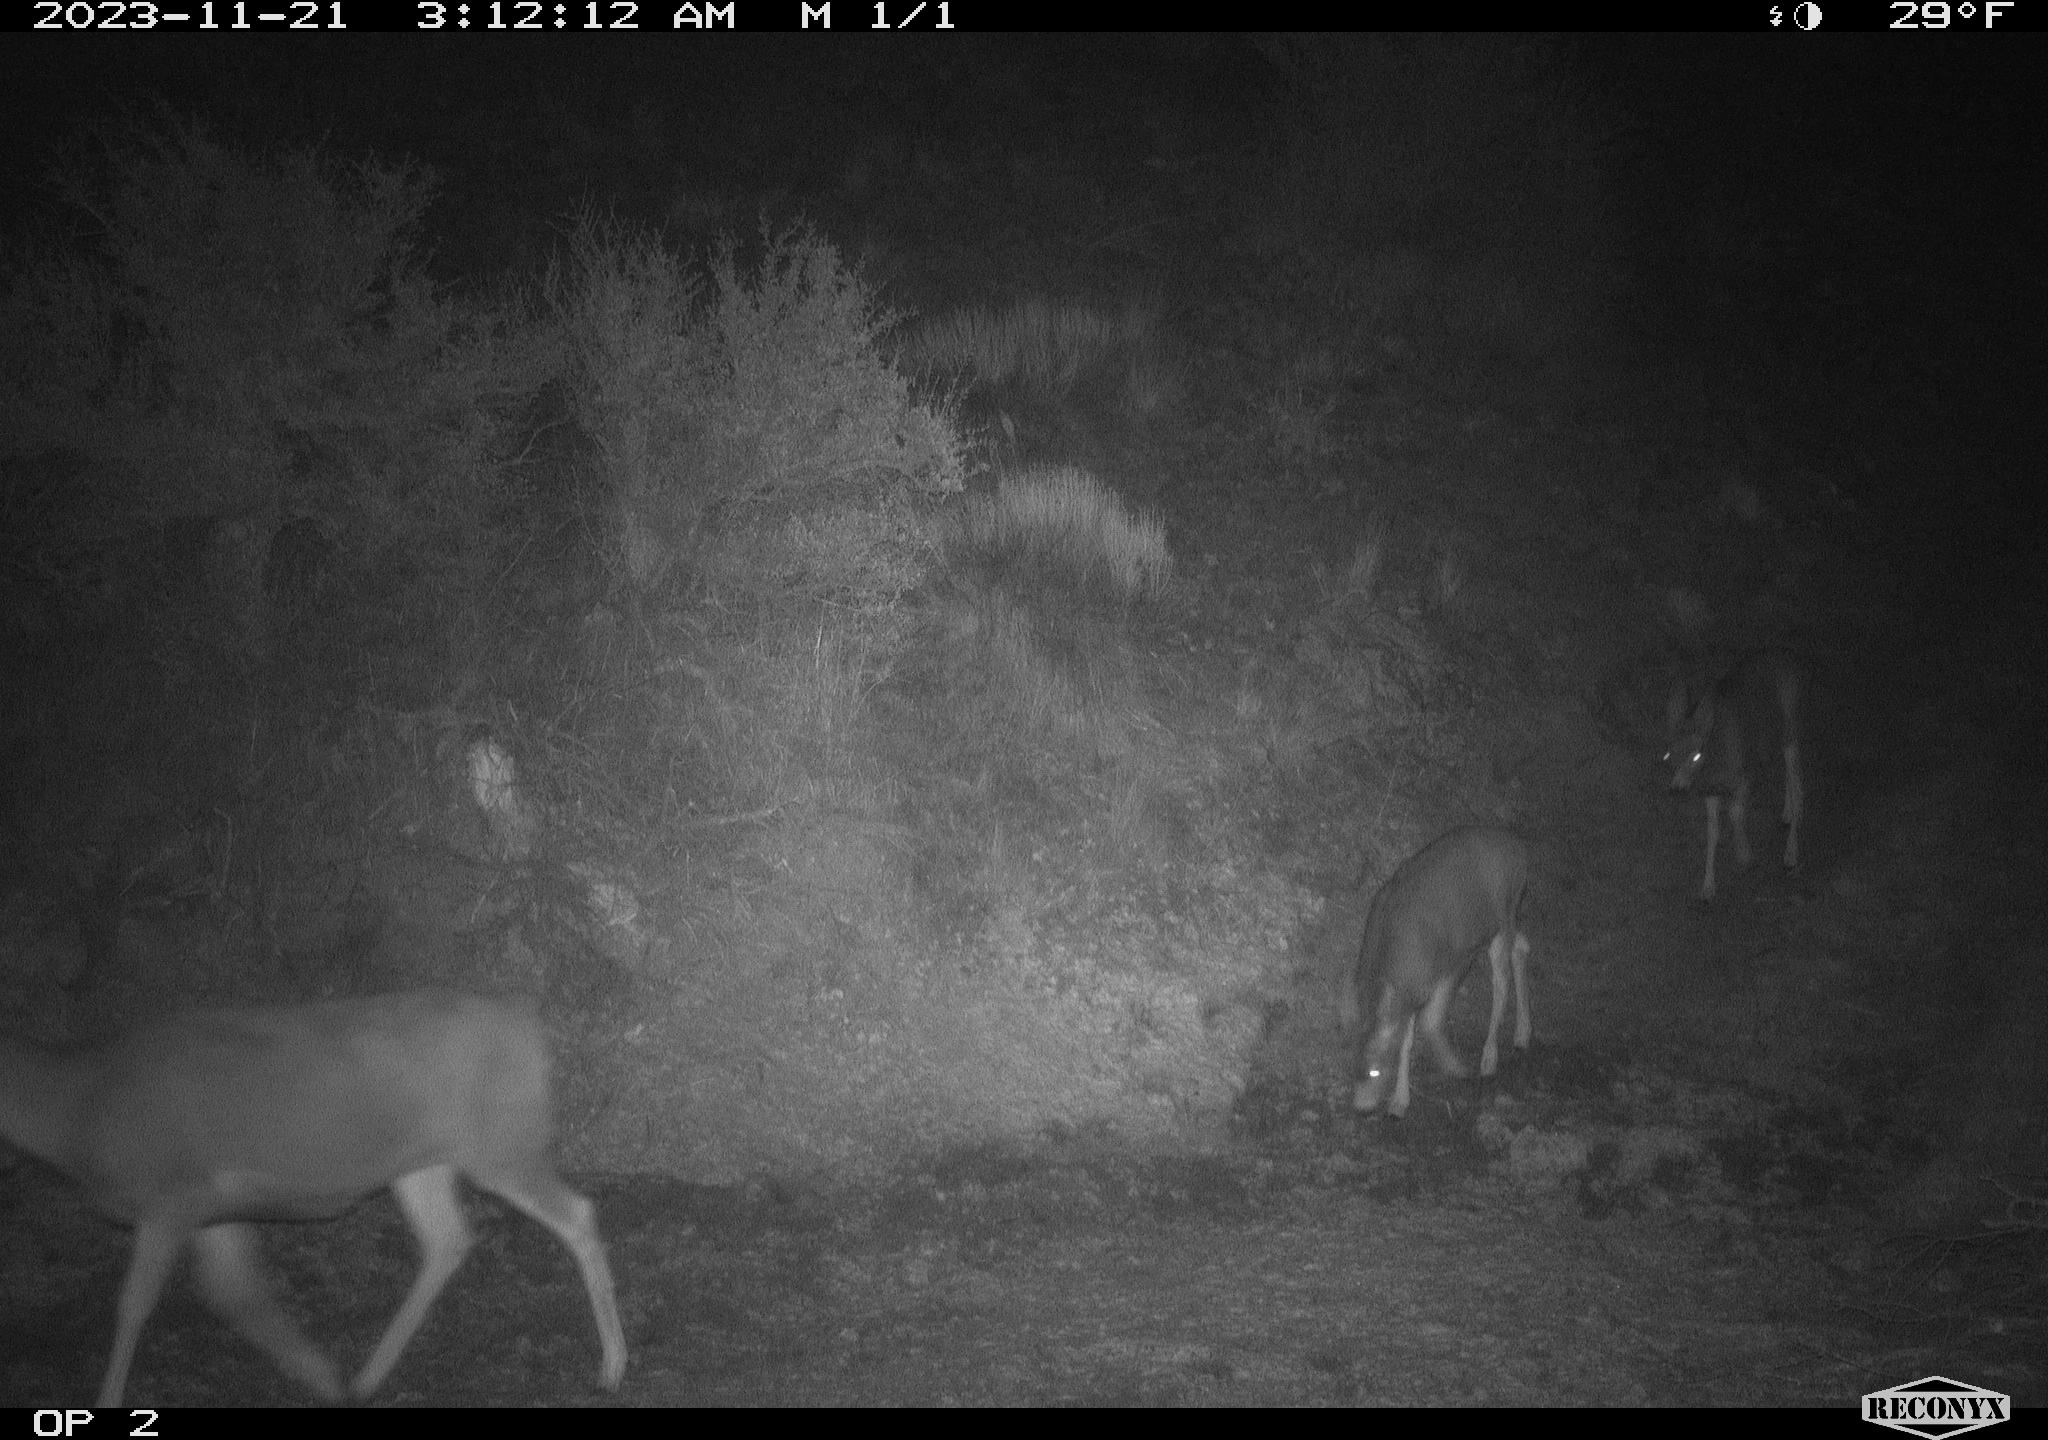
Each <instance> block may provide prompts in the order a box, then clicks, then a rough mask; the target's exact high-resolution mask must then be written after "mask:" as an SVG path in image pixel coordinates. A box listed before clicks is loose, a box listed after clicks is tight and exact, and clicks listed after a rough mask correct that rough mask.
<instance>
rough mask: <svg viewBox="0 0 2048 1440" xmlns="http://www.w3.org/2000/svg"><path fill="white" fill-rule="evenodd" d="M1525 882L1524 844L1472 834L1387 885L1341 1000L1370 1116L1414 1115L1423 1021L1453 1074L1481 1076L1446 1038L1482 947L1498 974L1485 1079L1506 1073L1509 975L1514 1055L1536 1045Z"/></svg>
mask: <svg viewBox="0 0 2048 1440" xmlns="http://www.w3.org/2000/svg"><path fill="white" fill-rule="evenodd" d="M1528 885H1529V847H1528V846H1527V845H1525V844H1523V843H1522V838H1521V837H1520V836H1519V835H1516V834H1515V833H1514V832H1513V831H1511V830H1500V829H1495V828H1493V827H1490V826H1483V825H1467V826H1461V827H1460V828H1458V829H1456V830H1452V831H1449V832H1447V833H1446V834H1443V835H1440V836H1438V837H1437V838H1436V839H1435V840H1432V841H1431V842H1430V843H1429V844H1427V845H1425V846H1423V847H1422V849H1420V850H1418V851H1416V852H1415V853H1414V854H1413V855H1411V856H1409V857H1408V858H1407V859H1406V860H1404V861H1403V862H1402V863H1401V865H1400V868H1399V869H1397V870H1395V871H1394V873H1393V874H1392V875H1391V876H1389V877H1388V879H1387V883H1386V884H1385V885H1382V886H1381V887H1380V893H1379V894H1378V895H1377V896H1375V897H1374V899H1373V902H1372V909H1371V910H1370V911H1369V912H1368V913H1367V915H1366V920H1365V940H1364V942H1363V943H1362V944H1361V945H1360V946H1359V948H1358V964H1357V965H1356V967H1355V968H1354V969H1353V970H1352V972H1351V973H1350V974H1349V975H1347V976H1346V977H1345V982H1344V986H1343V989H1342V992H1341V994H1340V996H1339V999H1338V1016H1339V1018H1340V1019H1341V1020H1342V1022H1343V1024H1344V1028H1345V1030H1346V1032H1347V1033H1350V1032H1353V1031H1356V1034H1357V1046H1358V1052H1357V1070H1356V1086H1355V1088H1354V1090H1353V1092H1352V1098H1351V1106H1352V1109H1354V1110H1356V1111H1358V1112H1360V1113H1370V1112H1371V1111H1374V1110H1377V1109H1379V1108H1380V1107H1381V1106H1382V1105H1385V1106H1386V1110H1387V1113H1388V1114H1390V1115H1394V1116H1401V1115H1405V1114H1407V1113H1408V1057H1409V1054H1410V1052H1411V1051H1412V1050H1413V1049H1414V1046H1415V1031H1416V1028H1417V1026H1418V1024H1419V1025H1420V1027H1421V1030H1422V1035H1423V1038H1424V1039H1426V1040H1427V1041H1428V1042H1429V1046H1430V1049H1431V1050H1433V1051H1434V1052H1435V1053H1436V1058H1437V1064H1438V1065H1439V1066H1440V1067H1441V1068H1442V1069H1443V1071H1444V1072H1445V1073H1446V1074H1448V1075H1452V1076H1456V1077H1457V1078H1459V1079H1463V1078H1465V1077H1466V1076H1468V1075H1470V1074H1471V1073H1472V1072H1471V1070H1470V1069H1469V1068H1467V1066H1466V1065H1465V1063H1464V1061H1462V1060H1460V1059H1459V1058H1458V1054H1457V1052H1456V1051H1455V1050H1453V1049H1452V1048H1451V1045H1450V1041H1448V1040H1447V1039H1445V1038H1444V1013H1445V1012H1446V1011H1447V1010H1448V1009H1449V1008H1450V1003H1451V997H1452V996H1453V995H1455V994H1456V993H1457V990H1458V986H1459V985H1460V984H1462V983H1463V982H1464V979H1465V976H1466V974H1467V973H1468V972H1469V971H1470V970H1471V968H1472V965H1473V963H1474V962H1475V961H1476V960H1477V959H1478V957H1479V951H1480V950H1482V949H1483V950H1485V951H1486V955H1487V959H1488V961H1489V962H1491V964H1492V967H1493V1018H1492V1019H1491V1020H1490V1021H1489V1022H1488V1024H1487V1027H1486V1048H1485V1050H1484V1051H1483V1052H1482V1053H1481V1055H1480V1059H1479V1073H1480V1074H1481V1075H1492V1074H1493V1073H1494V1072H1495V1071H1496V1070H1498V1069H1499V1068H1500V1022H1501V1016H1502V1015H1503V1014H1504V1013H1505V1011H1506V1008H1507V999H1508V993H1507V987H1508V971H1509V968H1510V967H1511V966H1512V968H1513V970H1514V978H1515V1048H1516V1049H1518V1050H1527V1049H1528V1048H1529V941H1528V937H1526V936H1525V935H1523V934H1522V933H1521V931H1520V930H1519V929H1518V928H1517V917H1518V916H1519V915H1520V912H1521V908H1522V895H1523V892H1524V891H1526V890H1527V889H1528ZM1397 1050H1398V1059H1397V1055H1396V1052H1397ZM1390 1082H1391V1083H1392V1085H1393V1092H1394V1093H1393V1098H1392V1099H1391V1100H1389V1099H1388V1097H1387V1087H1388V1084H1389V1083H1390Z"/></svg>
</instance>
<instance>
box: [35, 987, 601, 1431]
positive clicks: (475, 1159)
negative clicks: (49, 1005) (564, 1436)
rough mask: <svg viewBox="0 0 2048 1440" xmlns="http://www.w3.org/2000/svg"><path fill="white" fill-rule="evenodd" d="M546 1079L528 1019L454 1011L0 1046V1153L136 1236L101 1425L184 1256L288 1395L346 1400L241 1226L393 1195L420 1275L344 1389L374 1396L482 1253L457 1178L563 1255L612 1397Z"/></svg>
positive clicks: (344, 1011)
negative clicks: (516, 1212) (506, 1207)
mask: <svg viewBox="0 0 2048 1440" xmlns="http://www.w3.org/2000/svg"><path fill="white" fill-rule="evenodd" d="M548 1076H549V1055H548V1046H547V1039H546V1037H545V1036H544V1035H543V1034H542V1032H541V1027H540V1022H539V1019H538V1017H537V1016H536V1015H535V1014H534V1011H533V1008H532V1006H530V1005H527V1004H523V1003H516V1002H507V1001H500V1000H485V999H479V998H477V997H475V996H471V995H458V994H454V993H452V992H448V991H441V990H420V991H411V992H407V993H404V994H397V995H383V996H378V997H375V998H372V999H363V1000H336V1001H329V1002H325V1003H320V1004H312V1005H296V1006H282V1007H275V1008H267V1009H239V1010H199V1011H193V1012H190V1013H187V1014H183V1015H177V1016H174V1017H172V1018H169V1019H163V1020H154V1021H149V1022H147V1023H145V1024H142V1025H140V1026H138V1027H136V1028H135V1029H133V1030H131V1031H129V1032H128V1033H127V1034H126V1035H124V1036H122V1037H121V1038H119V1039H117V1040H114V1041H112V1042H111V1043H108V1044H105V1045H100V1046H97V1047H93V1048H88V1049H80V1050H72V1051H51V1050H46V1049H44V1048H42V1047H40V1046H37V1045H32V1044H29V1043H28V1042H26V1041H22V1040H16V1039H4V1038H0V1135H4V1136H5V1137H6V1138H7V1139H8V1140H9V1141H11V1142H13V1143H14V1144H15V1145H17V1146H19V1147H20V1148H21V1149H23V1150H26V1151H28V1152H29V1153H30V1154H32V1155H36V1156H39V1157H41V1158H42V1159H44V1160H46V1161H48V1162H49V1163H50V1164H52V1165H54V1166H56V1167H57V1168H58V1169H59V1170H62V1171H64V1172H65V1173H66V1174H68V1175H70V1176H71V1177H72V1178H73V1179H74V1180H76V1181H77V1182H78V1183H79V1185H80V1186H81V1187H82V1188H83V1189H84V1191H85V1197H86V1199H87V1201H88V1202H90V1203H91V1204H92V1205H93V1206H94V1207H95V1208H97V1209H99V1210H100V1211H102V1212H104V1213H105V1214H107V1215H109V1216H111V1217H112V1218H114V1219H116V1220H120V1221H123V1222H125V1223H127V1224H130V1225H132V1226H134V1227H135V1246H134V1252H133V1254H132V1255H131V1257H130V1258H129V1262H128V1276H127V1278H126V1279H125V1280H124V1281H123V1282H122V1285H121V1297H120V1303H119V1307H118V1311H117V1318H116V1322H115V1326H114V1349H113V1354H112V1355H111V1356H110V1357H109V1358H108V1361H107V1369H106V1375H105V1377H104V1378H103V1379H102V1380H101V1382H100V1391H99V1400H98V1402H97V1403H98V1404H100V1405H102V1406H117V1405H119V1404H120V1403H121V1396H122V1393H123V1391H124V1390H125V1389H126V1388H127V1382H128V1371H129V1367H130V1365H131V1364H132V1363H133V1361H134V1359H135V1345H136V1341H137V1339H138V1338H139V1337H140V1335H141V1333H142V1325H143V1322H144V1321H145V1320H147V1319H148V1318H149V1313H150V1311H152V1310H153V1309H155V1308H156V1303H157V1299H158V1297H159V1296H160V1295H161V1294H162V1292H163V1287H164V1282H165V1280H166V1279H168V1278H169V1276H170V1273H171V1269H172V1266H173V1265H174V1264H175V1263H176V1261H177V1259H178V1254H179V1252H180V1251H181V1250H183V1249H184V1248H185V1247H186V1246H187V1244H189V1245H190V1246H191V1248H192V1252H193V1257H194V1259H195V1261H196V1262H197V1269H198V1278H199V1286H200V1290H201V1292H202V1293H203V1294H204V1295H205V1297H206V1299H207V1302H208V1303H209V1304H210V1305H211V1306H212V1307H213V1308H214V1309H215V1310H216V1311H218V1312H219V1313H220V1314H221V1315H222V1316H223V1317H224V1318H226V1319H227V1320H228V1321H229V1322H230V1323H231V1324H233V1325H234V1326H235V1328H236V1329H238V1330H240V1331H241V1332H242V1333H243V1334H244V1335H246V1336H248V1338H249V1339H250V1340H252V1341H254V1342H255V1343H256V1344H257V1345H258V1346H259V1347H260V1348H261V1349H262V1350H263V1351H264V1352H265V1353H267V1354H268V1355H269V1356H270V1357H271V1358H272V1359H273V1360H275V1361H276V1362H277V1364H278V1365H280V1366H281V1367H283V1369H284V1370H285V1371H286V1373H288V1374H290V1375H292V1376H294V1377H296V1378H297V1379H299V1380H301V1381H303V1382H304V1383H305V1384H306V1385H308V1386H309V1387H311V1388H312V1389H313V1390H314V1391H315V1392H316V1393H317V1394H319V1395H320V1396H321V1397H322V1398H323V1399H327V1400H338V1399H340V1398H341V1397H342V1394H343V1392H342V1387H341V1383H340V1380H339V1378H338V1376H337V1375H336V1372H335V1369H334V1366H333V1364H332V1363H331V1362H330V1361H329V1360H328V1359H327V1357H326V1356H325V1355H323V1354H321V1353H320V1351H318V1350H317V1349H315V1348H314V1347H313V1345H312V1344H311V1343H310V1342H309V1341H308V1340H307V1339H306V1338H305V1336H304V1335H303V1334H301V1333H300V1331H299V1329H298V1327H297V1326H296V1325H294V1324H293V1323H292V1321H291V1320H290V1319H289V1318H288V1317H287V1316H286V1315H285V1314H284V1312H283V1311H282V1310H280V1309H279V1308H278V1306H277V1303H276V1301H274V1300H273V1299H272V1298H271V1295H270V1291H269V1288H268V1286H267V1285H266V1284H265V1282H264V1279H263V1273H262V1264H261V1260H260V1257H259V1256H258V1253H257V1245H256V1235H255V1230H254V1228H253V1226H252V1225H251V1224H250V1223H249V1222H251V1221H257V1220H308V1219H320V1218H326V1217H331V1216H334V1215H338V1214H340V1213H341V1212H342V1211H343V1210H345V1209H346V1208H348V1207H349V1206H350V1205H352V1204H353V1203H354V1202H355V1201H357V1200H358V1199H360V1198H361V1197H363V1196H364V1195H367V1194H368V1193H370V1192H371V1191H373V1190H376V1189H379V1188H381V1187H383V1186H386V1185H388V1186H390V1187H391V1192H392V1194H393V1195H395V1196H396V1197H397V1199H398V1205H399V1208H400V1209H401V1210H402V1211H403V1212H404V1214H405V1218H406V1220H407V1222H408V1223H409V1224H410V1225H411V1226H412V1230H413V1233H414V1235H416V1236H417V1237H418V1238H419V1243H420V1251H421V1263H420V1273H419V1276H418V1278H417V1279H416V1280H414V1282H413V1286H412V1290H411V1291H410V1293H408V1294H407V1295H406V1297H405V1302H404V1303H403V1304H401V1305H400V1306H399V1307H398V1313H397V1314H395V1315H393V1316H392V1318H391V1323H390V1324H389V1325H388V1326H387V1327H386V1328H385V1331H384V1336H383V1338H382V1339H381V1340H379V1341H378V1342H377V1348H376V1350H375V1351H373V1352H372V1353H371V1355H370V1359H369V1363H368V1364H366V1365H364V1367H363V1369H362V1371H361V1373H360V1374H358V1375H357V1376H356V1378H355V1380H354V1382H353V1383H352V1384H351V1385H350V1386H349V1391H348V1393H350V1394H352V1395H354V1396H356V1397H358V1398H360V1397H363V1396H366V1395H368V1394H370V1393H371V1392H372V1391H374V1390H375V1389H376V1388H377V1387H378V1385H380V1384H381V1383H383V1380H384V1378H385V1376H387V1375H389V1374H390V1373H391V1368H392V1366H394V1365H396V1364H397V1363H398V1357H399V1356H400V1354H402V1353H403V1352H404V1350H405V1347H406V1343H407V1342H408V1341H410V1340H411V1339H412V1337H413V1334H414V1332H415V1331H417V1330H418V1329H419V1328H420V1322H421V1321H423V1320H424V1319H425V1318H426V1315H427V1309H428V1307H429V1306H431V1305H432V1304H433V1303H434V1299H435V1297H436V1296H438V1295H439V1294H440V1293H441V1288H442V1287H443V1286H444V1285H446V1284H447V1283H448V1278H449V1277H450V1276H451V1275H453V1274H454V1273H455V1269H456V1267H457V1266H459V1265H460V1264H461V1263H462V1258H463V1256H464V1254H466V1253H467V1252H468V1250H469V1247H470V1243H471V1239H470V1233H469V1226H468V1224H467V1223H466V1222H465V1221H464V1219H463V1215H462V1205H461V1202H460V1200H459V1199H458V1198H457V1195H456V1186H455V1177H456V1175H457V1174H458V1173H460V1174H463V1175H466V1176H468V1177H469V1179H470V1181H471V1183H473V1184H475V1185H478V1186H480V1187H482V1188H483V1189H485V1190H489V1191H490V1192H492V1193H493V1194H495V1195H499V1196H502V1197H503V1198H504V1199H505V1200H507V1201H510V1202H511V1203H512V1205H514V1206H515V1207H517V1208H518V1209H520V1210H522V1211H524V1212H525V1213H526V1214H528V1215H530V1216H532V1217H533V1218H534V1219H535V1220H538V1221H539V1222H540V1223H541V1224H543V1225H545V1226H547V1227H548V1229H550V1230H552V1231H554V1232H555V1234H556V1235H557V1236H559V1237H560V1238H561V1240H562V1243H563V1244H565V1245H567V1246H568V1247H569V1252H570V1254H572V1255H573V1256H575V1258H576V1265H577V1268H578V1269H579V1270H580V1271H581V1272H582V1274H583V1285H584V1288H585V1289H586V1290H588V1291H589V1292H590V1308H591V1310H592V1311H593V1312H594V1313H595V1315H596V1317H597V1333H598V1339H599V1341H600V1343H601V1344H602V1346H603V1349H604V1359H603V1361H602V1363H601V1365H600V1367H599V1372H598V1373H599V1378H600V1379H602V1380H603V1382H604V1383H605V1384H606V1385H607V1386H616V1385H617V1384H618V1383H619V1379H620V1376H621V1375H623V1374H624V1373H625V1368H626V1341H625V1334H624V1331H623V1330H622V1328H621V1327H620V1324H619V1308H618V1302H617V1300H616V1298H615V1297H614V1294H613V1290H612V1275H611V1267H610V1265H609V1264H608V1263H607V1262H606V1259H605V1250H604V1244H603V1242H602V1241H601V1240H600V1239H599V1238H598V1233H597V1219H596V1214H595V1210H594V1208H593V1207H592V1205H591V1203H590V1201H589V1200H587V1199H585V1198H584V1197H583V1196H581V1195H579V1194H577V1193H576V1192H575V1191H574V1190H571V1189H570V1188H569V1187H568V1186H566V1185H564V1184H563V1183H562V1181H561V1178H560V1177H559V1176H558V1175H556V1173H555V1169H554V1165H553V1164H552V1162H551V1161H550V1160H549V1158H548V1146H549V1141H550V1139H551V1136H552V1130H553V1121H552V1116H551V1113H550V1096H549V1078H548Z"/></svg>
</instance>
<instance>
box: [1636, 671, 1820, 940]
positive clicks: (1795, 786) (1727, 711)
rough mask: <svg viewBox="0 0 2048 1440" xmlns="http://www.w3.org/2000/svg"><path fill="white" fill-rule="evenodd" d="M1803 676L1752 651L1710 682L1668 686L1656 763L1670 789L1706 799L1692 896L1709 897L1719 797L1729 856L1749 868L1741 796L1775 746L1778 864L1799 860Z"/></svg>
mask: <svg viewBox="0 0 2048 1440" xmlns="http://www.w3.org/2000/svg"><path fill="white" fill-rule="evenodd" d="M1802 690H1803V678H1802V676H1801V673H1800V668H1799V664H1798V662H1797V661H1796V660H1794V659H1793V658H1792V657H1791V656H1789V655H1786V654H1784V653H1782V652H1780V651H1775V650H1758V651H1752V652H1751V653H1749V654H1746V655H1744V656H1742V657H1741V658H1739V659H1738V660H1737V661H1736V662H1735V663H1734V664H1733V665H1732V666H1730V667H1729V668H1728V670H1727V672H1726V673H1725V674H1723V675H1721V676H1719V677H1718V678H1715V679H1713V680H1712V681H1710V682H1704V683H1701V682H1695V683H1691V684H1688V683H1687V682H1686V681H1684V680H1680V681H1679V682H1678V683H1677V684H1675V685H1673V686H1672V687H1671V698H1670V703H1669V704H1668V705H1667V707H1666V710H1665V720H1666V723H1667V725H1668V727H1669V731H1670V737H1671V744H1670V748H1668V749H1667V750H1666V751H1665V752H1664V764H1665V765H1666V766H1667V767H1668V768H1669V770H1670V772H1671V788H1672V789H1673V790H1691V791H1693V792H1694V793H1695V794H1697V795H1699V796H1700V797H1701V799H1702V800H1704V801H1705V802H1706V810H1707V870H1706V876H1705V878H1704V879H1702V880H1701V881H1700V899H1701V900H1702V901H1708V900H1712V899H1713V898H1714V857H1715V854H1716V852H1717V851H1718V850H1719V849H1720V847H1721V802H1722V801H1723V800H1724V799H1725V800H1726V801H1727V802H1728V820H1729V823H1730V825H1731V827H1732V828H1733V830H1734V833H1735V862H1736V864H1737V865H1739V866H1741V867H1742V868H1744V869H1747V868H1748V867H1749V863H1750V853H1749V796H1750V792H1751V790H1752V788H1753V787H1754V786H1755V784H1756V782H1757V781H1758V780H1759V779H1761V778H1762V776H1763V772H1764V770H1765V768H1766V763H1767V758H1768V756H1769V755H1770V753H1771V752H1772V751H1773V750H1775V751H1777V752H1778V754H1779V757H1780V759H1781V760H1782V762H1783V767H1784V768H1783V773H1784V780H1785V789H1784V796H1785V802H1784V809H1783V812H1782V818H1783V822H1784V825H1785V868H1786V869H1788V870H1790V869H1793V868H1794V867H1796V866H1797V865H1798V864H1799V821H1800V819H1801V818H1802V817H1803V816H1804V815H1805V813H1806V783H1805V776H1804V774H1803V772H1802V770H1801V768H1800V757H1799V706H1800V700H1801V697H1802Z"/></svg>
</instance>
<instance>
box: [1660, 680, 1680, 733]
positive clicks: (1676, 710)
mask: <svg viewBox="0 0 2048 1440" xmlns="http://www.w3.org/2000/svg"><path fill="white" fill-rule="evenodd" d="M1664 723H1665V725H1666V726H1667V727H1668V728H1670V729H1672V730H1676V729H1677V728H1678V727H1679V726H1681V725H1683V724H1684V723H1685V682H1684V681H1683V680H1674V681H1672V682H1671V697H1670V698H1669V699H1668V700H1666V701H1665V702H1664Z"/></svg>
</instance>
